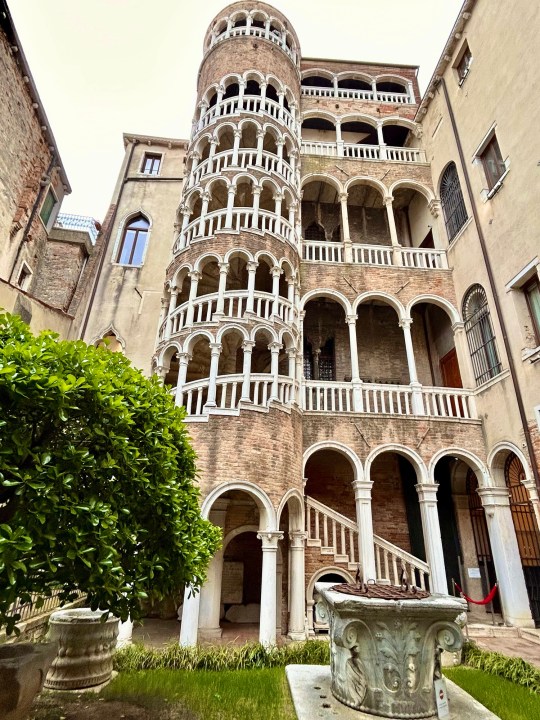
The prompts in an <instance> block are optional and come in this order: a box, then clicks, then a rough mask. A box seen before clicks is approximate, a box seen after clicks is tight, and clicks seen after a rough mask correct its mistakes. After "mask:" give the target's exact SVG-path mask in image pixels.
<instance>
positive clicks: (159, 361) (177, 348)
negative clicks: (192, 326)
mask: <svg viewBox="0 0 540 720" xmlns="http://www.w3.org/2000/svg"><path fill="white" fill-rule="evenodd" d="M170 351H173V352H174V354H176V353H179V352H182V346H181V345H180V343H179V342H176V341H175V340H169V341H168V342H167V344H166V345H164V346H163V347H162V348H161V350H160V351H159V353H158V355H157V357H156V365H157V366H160V365H163V366H166V367H168V366H169V365H170V362H171V359H172V354H171V357H169V358H168V363H169V365H167V364H166V357H167V355H168V354H169V352H170Z"/></svg>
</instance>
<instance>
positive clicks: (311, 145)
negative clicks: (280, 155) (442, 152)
mask: <svg viewBox="0 0 540 720" xmlns="http://www.w3.org/2000/svg"><path fill="white" fill-rule="evenodd" d="M300 152H301V153H302V154H303V155H319V156H329V157H345V158H355V159H357V160H377V161H381V160H382V161H384V162H404V163H426V162H427V159H426V151H425V150H423V149H422V148H413V147H394V146H392V145H369V144H367V143H344V142H339V143H338V142H319V141H316V140H302V143H301V145H300Z"/></svg>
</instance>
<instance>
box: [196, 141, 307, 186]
mask: <svg viewBox="0 0 540 720" xmlns="http://www.w3.org/2000/svg"><path fill="white" fill-rule="evenodd" d="M233 160H234V151H233V150H225V151H224V152H220V153H217V154H216V155H214V157H211V158H210V157H208V158H206V159H205V160H203V161H202V162H201V163H199V165H197V167H196V168H195V169H194V170H193V171H192V173H191V174H190V176H189V181H188V187H193V186H194V185H198V184H199V183H200V181H201V179H202V178H203V177H204V176H205V175H212V174H214V173H215V174H220V173H221V172H223V171H224V170H228V169H229V168H231V169H234V170H236V169H238V168H250V169H251V168H253V169H254V170H260V171H264V172H265V173H270V174H272V173H275V174H276V175H279V176H280V177H282V178H284V179H285V181H286V182H288V183H294V182H295V177H294V172H293V170H292V168H291V166H290V165H289V163H288V162H287V161H286V160H283V159H280V158H279V157H278V156H277V155H274V154H273V153H270V152H268V151H267V150H263V152H262V155H261V158H260V160H261V162H260V164H258V163H257V150H256V149H255V148H240V149H239V150H238V161H237V163H236V164H235V165H233Z"/></svg>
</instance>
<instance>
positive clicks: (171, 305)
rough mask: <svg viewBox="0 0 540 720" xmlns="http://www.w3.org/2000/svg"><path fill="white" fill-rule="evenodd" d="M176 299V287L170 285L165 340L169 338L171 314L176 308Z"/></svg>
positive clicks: (171, 321)
mask: <svg viewBox="0 0 540 720" xmlns="http://www.w3.org/2000/svg"><path fill="white" fill-rule="evenodd" d="M177 300H178V288H177V287H176V285H172V287H171V296H170V298H169V311H168V313H167V326H166V328H165V340H169V338H170V337H171V333H172V324H173V318H172V314H173V312H174V311H175V310H176V301H177Z"/></svg>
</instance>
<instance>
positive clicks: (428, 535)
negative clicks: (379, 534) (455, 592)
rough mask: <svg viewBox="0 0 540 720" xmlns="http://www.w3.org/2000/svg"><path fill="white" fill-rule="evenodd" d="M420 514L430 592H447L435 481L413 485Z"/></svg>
mask: <svg viewBox="0 0 540 720" xmlns="http://www.w3.org/2000/svg"><path fill="white" fill-rule="evenodd" d="M415 487H416V492H417V493H418V502H419V503H420V514H421V516H422V532H423V535H424V546H425V549H426V560H427V562H428V564H429V569H430V576H429V584H430V588H431V592H434V593H443V594H445V595H447V594H448V584H447V582H446V572H445V566H444V554H443V546H442V540H441V527H440V525H439V515H438V513H437V490H438V489H439V486H438V485H437V484H436V483H418V485H415Z"/></svg>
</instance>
